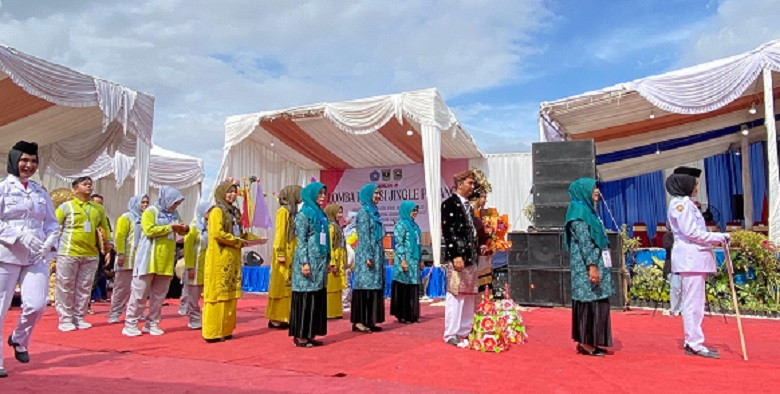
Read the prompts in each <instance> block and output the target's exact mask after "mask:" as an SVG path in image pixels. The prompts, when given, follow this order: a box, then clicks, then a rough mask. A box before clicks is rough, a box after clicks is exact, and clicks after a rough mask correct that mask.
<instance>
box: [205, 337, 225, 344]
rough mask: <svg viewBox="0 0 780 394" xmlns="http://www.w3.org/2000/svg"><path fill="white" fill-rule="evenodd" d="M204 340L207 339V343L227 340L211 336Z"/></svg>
mask: <svg viewBox="0 0 780 394" xmlns="http://www.w3.org/2000/svg"><path fill="white" fill-rule="evenodd" d="M204 340H205V341H206V343H217V342H225V338H209V339H204Z"/></svg>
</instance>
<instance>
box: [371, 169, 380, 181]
mask: <svg viewBox="0 0 780 394" xmlns="http://www.w3.org/2000/svg"><path fill="white" fill-rule="evenodd" d="M368 177H369V179H371V182H376V181H378V180H379V171H377V170H374V171H371V174H370V175H369V176H368Z"/></svg>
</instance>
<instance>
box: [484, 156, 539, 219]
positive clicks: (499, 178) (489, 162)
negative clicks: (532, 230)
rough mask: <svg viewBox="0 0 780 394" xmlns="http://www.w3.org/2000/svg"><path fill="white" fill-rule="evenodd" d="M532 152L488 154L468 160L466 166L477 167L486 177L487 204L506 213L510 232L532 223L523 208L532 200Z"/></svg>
mask: <svg viewBox="0 0 780 394" xmlns="http://www.w3.org/2000/svg"><path fill="white" fill-rule="evenodd" d="M532 163H533V161H532V160H531V153H502V154H487V155H485V157H484V158H481V159H471V160H469V168H470V167H477V168H479V169H480V170H482V172H484V173H485V176H487V178H488V181H489V182H490V185H491V186H492V188H493V192H492V193H490V194H489V195H488V196H487V206H488V207H495V208H497V209H498V212H499V213H501V214H507V216H508V217H509V224H510V225H511V226H512V227H511V229H510V231H525V230H526V229H527V228H528V226H529V225H531V222H530V221H529V220H528V219H527V218H526V217H525V215H524V214H523V209H525V206H526V205H527V204H529V203H531V202H532V201H531V198H532V196H531V187H532V186H533V179H532V178H533V164H532Z"/></svg>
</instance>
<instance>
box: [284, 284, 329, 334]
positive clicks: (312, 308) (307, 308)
mask: <svg viewBox="0 0 780 394" xmlns="http://www.w3.org/2000/svg"><path fill="white" fill-rule="evenodd" d="M291 304H292V305H291V306H290V330H289V333H290V336H291V337H295V338H314V336H316V335H325V334H327V333H328V304H327V293H326V292H325V289H320V290H317V291H305V292H298V291H293V292H292V301H291Z"/></svg>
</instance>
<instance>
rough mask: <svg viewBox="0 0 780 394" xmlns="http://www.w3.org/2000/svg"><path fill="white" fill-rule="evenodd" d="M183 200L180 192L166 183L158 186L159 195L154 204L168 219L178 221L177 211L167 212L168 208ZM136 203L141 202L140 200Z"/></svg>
mask: <svg viewBox="0 0 780 394" xmlns="http://www.w3.org/2000/svg"><path fill="white" fill-rule="evenodd" d="M183 200H184V196H183V195H182V194H181V192H179V191H178V190H176V189H174V188H173V187H171V186H167V185H166V186H163V187H161V188H160V195H159V197H158V198H157V202H156V203H155V204H154V205H157V208H159V211H160V215H162V216H165V217H166V218H167V219H168V220H169V221H178V220H179V213H178V212H176V211H173V212H168V208H170V207H172V206H173V204H176V202H178V201H183ZM138 204H141V201H140V200H139V201H138Z"/></svg>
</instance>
